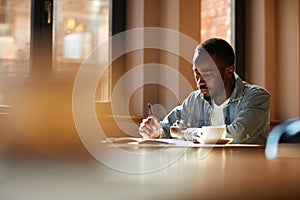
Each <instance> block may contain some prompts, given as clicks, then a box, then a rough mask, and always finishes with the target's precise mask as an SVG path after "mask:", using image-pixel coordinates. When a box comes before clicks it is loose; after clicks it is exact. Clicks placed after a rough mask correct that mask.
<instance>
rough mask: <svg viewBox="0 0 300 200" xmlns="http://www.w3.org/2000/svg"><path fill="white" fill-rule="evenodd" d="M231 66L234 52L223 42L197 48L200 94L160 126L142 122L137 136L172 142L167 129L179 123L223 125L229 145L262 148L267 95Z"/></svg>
mask: <svg viewBox="0 0 300 200" xmlns="http://www.w3.org/2000/svg"><path fill="white" fill-rule="evenodd" d="M234 62H235V54H234V51H233V49H232V47H231V45H230V44H229V43H227V42H226V41H225V40H223V39H219V38H212V39H209V40H207V41H205V42H204V43H202V44H200V45H199V46H198V47H197V48H196V50H195V54H194V58H193V71H194V76H195V81H196V84H197V87H198V89H199V90H196V91H193V92H191V93H190V95H189V96H188V97H187V98H186V99H185V100H184V102H183V103H182V104H181V105H180V106H177V107H175V108H174V109H173V110H172V111H171V112H170V113H169V114H168V115H167V116H166V117H165V118H164V119H163V121H162V122H159V120H158V119H157V118H155V117H153V116H149V117H148V118H147V119H144V120H143V122H142V123H141V124H140V127H139V132H140V134H141V135H142V136H143V137H145V138H163V137H166V138H171V134H170V127H172V126H174V124H175V125H176V124H181V122H185V124H186V125H187V126H188V127H202V126H212V125H222V124H223V125H226V129H227V137H230V138H233V142H232V143H255V144H265V143H266V139H267V137H268V134H269V109H270V94H269V93H268V92H267V91H266V90H265V89H263V88H261V87H259V86H256V85H250V84H248V83H246V82H244V81H242V80H241V79H240V78H239V76H238V75H237V74H236V73H235V66H234ZM179 120H180V123H179ZM183 139H187V138H183Z"/></svg>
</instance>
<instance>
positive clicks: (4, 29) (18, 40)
mask: <svg viewBox="0 0 300 200" xmlns="http://www.w3.org/2000/svg"><path fill="white" fill-rule="evenodd" d="M29 52H30V0H1V1H0V104H3V103H5V102H4V101H5V100H4V96H5V93H6V92H9V91H5V88H4V86H3V84H4V81H5V80H6V79H15V78H20V77H22V78H23V77H27V76H28V74H29V58H30V56H29Z"/></svg>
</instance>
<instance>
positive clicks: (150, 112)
mask: <svg viewBox="0 0 300 200" xmlns="http://www.w3.org/2000/svg"><path fill="white" fill-rule="evenodd" d="M148 108H149V116H154V113H153V109H152V105H151V103H148Z"/></svg>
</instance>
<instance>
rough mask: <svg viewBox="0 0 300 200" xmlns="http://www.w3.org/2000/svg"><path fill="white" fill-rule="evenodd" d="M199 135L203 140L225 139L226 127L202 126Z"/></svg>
mask: <svg viewBox="0 0 300 200" xmlns="http://www.w3.org/2000/svg"><path fill="white" fill-rule="evenodd" d="M201 133H202V135H201V136H200V137H201V138H203V139H213V140H218V139H220V138H225V137H226V126H225V125H222V126H203V127H202V128H201Z"/></svg>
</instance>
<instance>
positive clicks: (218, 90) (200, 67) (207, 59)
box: [193, 55, 226, 100]
mask: <svg viewBox="0 0 300 200" xmlns="http://www.w3.org/2000/svg"><path fill="white" fill-rule="evenodd" d="M199 61H200V62H197V65H195V64H194V65H193V71H194V76H195V81H196V84H197V88H198V89H199V90H200V91H201V93H202V94H203V97H204V98H205V99H207V100H209V99H215V98H224V96H225V95H226V94H225V90H224V82H223V78H222V77H223V70H222V68H221V67H220V66H221V63H218V62H217V59H216V56H214V55H211V56H201V55H200V58H199ZM218 66H219V67H218ZM220 69H221V71H220Z"/></svg>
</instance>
